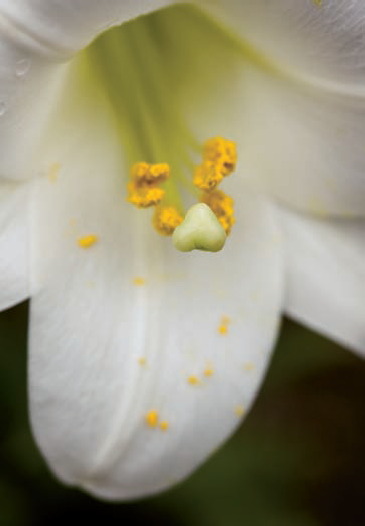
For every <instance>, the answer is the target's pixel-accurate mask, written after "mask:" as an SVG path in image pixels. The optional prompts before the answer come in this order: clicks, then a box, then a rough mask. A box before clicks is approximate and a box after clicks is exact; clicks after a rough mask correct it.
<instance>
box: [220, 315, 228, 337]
mask: <svg viewBox="0 0 365 526" xmlns="http://www.w3.org/2000/svg"><path fill="white" fill-rule="evenodd" d="M230 322H231V320H230V319H229V318H228V317H227V316H223V317H222V319H221V321H220V324H219V327H218V332H219V334H227V333H228V326H229V324H230Z"/></svg>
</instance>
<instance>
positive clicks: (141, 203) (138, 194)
mask: <svg viewBox="0 0 365 526" xmlns="http://www.w3.org/2000/svg"><path fill="white" fill-rule="evenodd" d="M164 195H165V190H163V189H162V188H159V187H158V186H152V185H146V186H143V185H142V186H141V185H139V184H137V183H135V182H133V183H129V184H128V197H127V201H128V202H129V203H132V205H134V206H136V207H137V208H148V207H149V206H155V205H158V204H159V203H161V201H162V199H163V197H164Z"/></svg>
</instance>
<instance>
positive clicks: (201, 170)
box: [193, 161, 223, 192]
mask: <svg viewBox="0 0 365 526" xmlns="http://www.w3.org/2000/svg"><path fill="white" fill-rule="evenodd" d="M222 179H223V173H222V167H221V165H220V164H218V163H214V162H211V161H205V162H203V163H202V164H201V165H199V166H197V167H196V168H195V170H194V178H193V183H194V185H195V186H196V187H197V188H199V189H200V190H204V191H205V192H210V191H211V190H214V188H216V187H217V186H218V184H219V183H220V182H221V181H222Z"/></svg>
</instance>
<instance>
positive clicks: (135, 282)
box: [133, 276, 146, 287]
mask: <svg viewBox="0 0 365 526" xmlns="http://www.w3.org/2000/svg"><path fill="white" fill-rule="evenodd" d="M145 283H146V280H145V279H144V278H141V277H139V276H137V277H135V278H133V285H136V286H137V287H140V286H141V285H145Z"/></svg>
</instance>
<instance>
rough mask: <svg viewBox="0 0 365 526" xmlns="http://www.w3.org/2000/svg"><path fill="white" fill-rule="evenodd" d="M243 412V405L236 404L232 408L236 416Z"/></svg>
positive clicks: (241, 414)
mask: <svg viewBox="0 0 365 526" xmlns="http://www.w3.org/2000/svg"><path fill="white" fill-rule="evenodd" d="M244 413H245V408H244V407H243V405H237V406H236V407H235V409H234V414H235V415H236V416H238V417H241V416H243V415H244Z"/></svg>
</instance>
